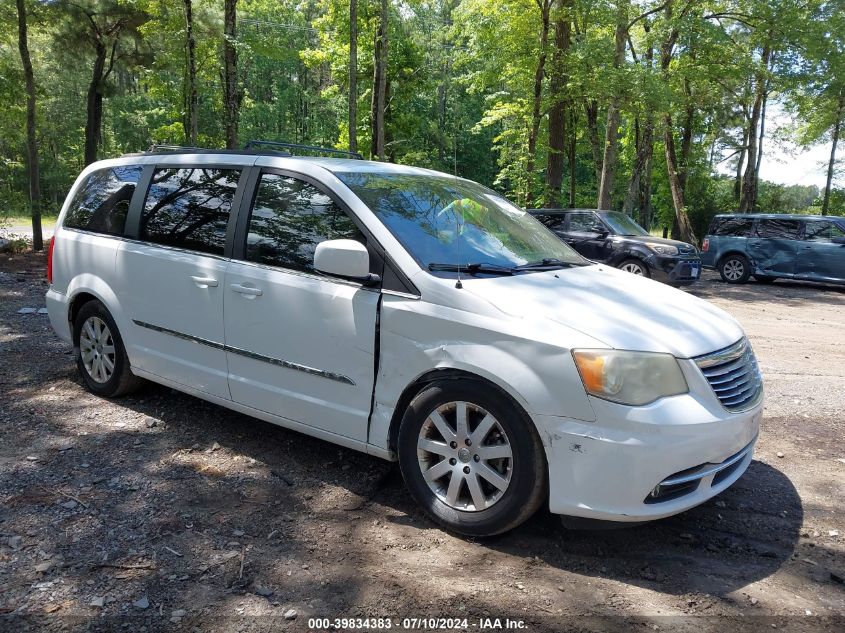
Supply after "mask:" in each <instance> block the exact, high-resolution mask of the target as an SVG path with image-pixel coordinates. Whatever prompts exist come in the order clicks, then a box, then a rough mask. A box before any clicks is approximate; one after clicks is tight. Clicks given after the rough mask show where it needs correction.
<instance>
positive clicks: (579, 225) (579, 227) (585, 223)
mask: <svg viewBox="0 0 845 633" xmlns="http://www.w3.org/2000/svg"><path fill="white" fill-rule="evenodd" d="M569 230H570V231H573V232H575V233H601V232H602V231H606V230H607V229H606V228H604V225H603V224H602V223H601V222H600V221H599V220H598V218H596V216H595V215H594V214H592V213H570V214H569Z"/></svg>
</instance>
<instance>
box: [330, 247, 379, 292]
mask: <svg viewBox="0 0 845 633" xmlns="http://www.w3.org/2000/svg"><path fill="white" fill-rule="evenodd" d="M314 268H315V269H316V270H318V271H320V272H321V273H325V274H327V275H332V276H334V277H343V278H344V279H353V280H355V281H360V282H361V283H363V284H364V285H374V284H377V283H378V282H380V281H381V279H380V278H379V276H378V275H373V274H370V254H369V253H368V252H367V247H366V246H364V245H363V244H361V243H360V242H356V241H355V240H327V241H325V242H321V243H319V244H317V249H316V250H315V251H314Z"/></svg>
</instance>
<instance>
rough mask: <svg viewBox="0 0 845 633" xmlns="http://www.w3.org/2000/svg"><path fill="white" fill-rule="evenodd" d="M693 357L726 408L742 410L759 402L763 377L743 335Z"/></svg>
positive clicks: (749, 345) (752, 351)
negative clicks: (726, 345)
mask: <svg viewBox="0 0 845 633" xmlns="http://www.w3.org/2000/svg"><path fill="white" fill-rule="evenodd" d="M694 360H695V363H696V365H698V367H699V369H701V373H703V374H704V377H705V378H706V379H707V382H709V383H710V386H711V387H712V388H713V393H715V394H716V397H717V398H719V402H721V403H722V406H723V407H725V408H726V409H728V410H729V411H744V410H746V409H750V408H751V407H753V406H754V405H756V404H757V403H758V402H759V401H760V397H761V396H762V394H763V379H762V377H761V375H760V368H759V367H758V366H757V359H756V358H755V357H754V350H752V349H751V344H750V343H749V342H748V341H747V340H746V339H745V338H742V339H740V340H739V341H737V342H736V343H734V344H733V345H731V346H730V347H726V348H725V349H722V350H719V351H718V352H713V353H712V354H707V355H706V356H699V357H698V358H695V359H694Z"/></svg>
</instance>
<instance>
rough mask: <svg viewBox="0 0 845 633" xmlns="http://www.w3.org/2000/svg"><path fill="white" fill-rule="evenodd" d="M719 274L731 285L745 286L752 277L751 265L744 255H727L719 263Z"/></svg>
mask: <svg viewBox="0 0 845 633" xmlns="http://www.w3.org/2000/svg"><path fill="white" fill-rule="evenodd" d="M719 274H720V275H721V276H722V279H723V280H724V281H727V282H728V283H729V284H744V283H745V282H746V281H748V278H749V277H750V276H751V263H750V262H749V261H748V258H747V257H745V256H744V255H727V256H726V257H724V258H723V259H722V261H721V262H719Z"/></svg>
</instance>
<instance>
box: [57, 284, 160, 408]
mask: <svg viewBox="0 0 845 633" xmlns="http://www.w3.org/2000/svg"><path fill="white" fill-rule="evenodd" d="M73 354H74V356H75V358H76V367H77V369H78V370H79V373H80V375H81V376H82V383H83V384H84V385H85V388H86V389H87V390H88V391H90V392H91V393H93V394H96V395H98V396H104V397H106V398H116V397H118V396H122V395H124V394H127V393H130V392H132V391H136V390H137V389H138V388H139V387H141V386H142V385H143V384H144V380H143V379H142V378H138V377H137V376H135V375H134V374H133V373H132V371H131V370H130V368H129V358H127V356H126V348H125V347H124V346H123V340H122V339H121V338H120V332H118V329H117V325H116V324H115V322H114V319H113V318H112V316H111V314H109V311H108V310H106V308H105V306H104V305H103V304H102V303H100V302H99V301H89V302H88V303H86V304H85V305H83V306H82V307H81V308H80V309H79V312H78V313H77V315H76V319H75V320H74V322H73ZM109 365H110V366H111V369H109Z"/></svg>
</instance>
